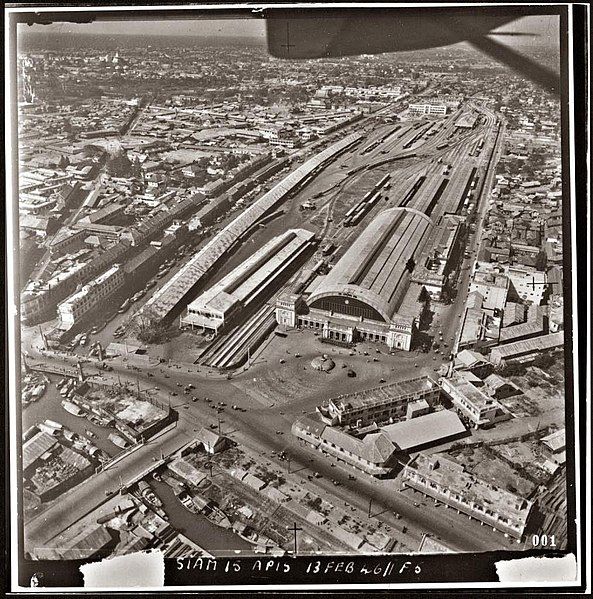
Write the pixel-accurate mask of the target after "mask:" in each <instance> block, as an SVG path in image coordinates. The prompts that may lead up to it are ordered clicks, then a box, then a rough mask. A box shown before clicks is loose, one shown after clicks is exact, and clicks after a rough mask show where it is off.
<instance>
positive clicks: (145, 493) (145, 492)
mask: <svg viewBox="0 0 593 599" xmlns="http://www.w3.org/2000/svg"><path fill="white" fill-rule="evenodd" d="M138 491H140V495H141V496H142V498H143V499H146V501H148V503H151V504H152V505H154V506H155V507H162V506H163V502H162V501H161V500H160V499H159V498H158V497H157V495H156V493H155V492H154V491H153V489H152V487H151V486H150V485H149V484H148V483H147V482H146V481H145V480H141V481H139V482H138Z"/></svg>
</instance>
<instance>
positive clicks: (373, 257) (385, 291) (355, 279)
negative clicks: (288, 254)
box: [308, 208, 432, 321]
mask: <svg viewBox="0 0 593 599" xmlns="http://www.w3.org/2000/svg"><path fill="white" fill-rule="evenodd" d="M431 229H432V221H431V220H430V219H429V218H428V217H427V216H426V215H425V214H424V213H421V212H418V211H416V210H413V209H409V208H390V209H388V210H384V211H383V212H381V213H379V214H378V215H377V216H376V217H375V218H374V219H373V221H372V222H371V223H370V224H369V226H368V227H367V228H366V229H365V230H364V231H363V232H362V234H361V235H360V236H359V237H358V238H357V239H356V240H355V241H354V243H353V244H352V245H351V246H350V248H349V249H348V250H347V252H346V253H345V254H344V255H343V256H342V258H341V259H340V260H339V261H338V263H337V264H336V265H335V266H334V268H333V269H332V270H331V271H330V272H329V274H328V275H327V276H326V277H325V278H324V279H323V281H322V282H321V283H320V285H319V286H318V287H317V288H316V289H315V291H314V292H313V294H312V295H311V297H310V298H309V301H308V303H309V304H313V303H314V302H315V301H316V300H318V299H321V298H323V297H329V296H332V295H338V296H347V297H354V298H356V299H359V300H361V301H363V302H365V303H366V304H368V305H369V306H371V307H373V308H374V309H375V310H377V311H378V312H379V314H381V316H382V317H383V318H384V319H385V320H386V321H390V320H391V318H392V317H393V315H394V313H395V312H396V311H397V308H398V307H399V304H400V302H401V299H402V297H403V293H402V292H403V291H405V288H404V287H403V286H404V285H405V283H406V280H407V277H406V274H409V270H408V262H409V260H410V259H412V258H413V257H414V256H415V255H416V253H417V252H418V251H419V250H420V249H421V248H422V246H423V242H424V241H425V239H426V234H427V232H428V231H430V230H431Z"/></svg>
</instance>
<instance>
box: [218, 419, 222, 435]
mask: <svg viewBox="0 0 593 599" xmlns="http://www.w3.org/2000/svg"><path fill="white" fill-rule="evenodd" d="M217 419H218V435H219V436H222V432H221V429H220V416H217Z"/></svg>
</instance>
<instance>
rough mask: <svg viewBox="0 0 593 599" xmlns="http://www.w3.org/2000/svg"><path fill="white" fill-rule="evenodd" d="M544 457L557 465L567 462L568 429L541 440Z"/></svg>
mask: <svg viewBox="0 0 593 599" xmlns="http://www.w3.org/2000/svg"><path fill="white" fill-rule="evenodd" d="M540 443H541V445H542V448H543V452H544V455H545V456H546V457H547V458H548V459H550V460H552V461H553V462H555V463H556V464H564V463H565V462H566V429H560V430H559V431H556V432H554V433H551V434H549V435H547V436H546V437H543V438H542V439H540Z"/></svg>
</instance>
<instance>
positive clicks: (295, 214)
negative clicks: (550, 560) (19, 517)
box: [17, 30, 570, 560]
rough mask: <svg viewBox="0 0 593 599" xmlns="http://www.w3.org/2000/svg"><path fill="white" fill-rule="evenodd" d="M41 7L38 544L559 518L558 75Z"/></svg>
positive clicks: (315, 544)
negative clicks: (79, 24) (154, 34)
mask: <svg viewBox="0 0 593 599" xmlns="http://www.w3.org/2000/svg"><path fill="white" fill-rule="evenodd" d="M20 34H21V42H22V43H20V50H19V52H18V64H17V71H18V120H19V135H18V148H19V149H18V152H19V153H18V163H19V171H18V175H19V190H18V196H19V204H18V212H19V225H20V228H19V232H20V248H19V250H20V251H19V256H20V289H19V291H20V293H21V304H20V316H21V322H22V326H21V332H20V336H21V343H22V347H21V365H22V368H21V385H20V392H21V398H22V474H23V486H22V514H23V525H24V545H25V552H26V553H25V556H26V557H27V558H29V559H33V560H46V559H54V560H70V559H87V558H97V557H103V556H108V555H122V554H127V553H131V552H134V551H138V550H141V549H150V548H158V549H160V550H161V551H162V552H163V553H164V555H165V556H167V557H186V556H204V557H212V556H214V557H216V556H224V555H237V553H236V552H240V554H241V555H252V554H262V555H285V554H287V555H288V554H292V553H295V552H296V553H297V554H299V555H315V554H317V553H323V554H348V553H351V554H377V555H378V554H382V553H393V554H398V553H435V552H437V553H441V552H443V553H455V552H483V551H493V550H498V549H514V550H517V549H519V550H531V549H534V548H537V549H541V548H542V547H541V546H540V545H538V543H539V541H540V539H541V538H542V535H544V534H545V535H546V543H548V546H547V548H552V549H563V548H565V547H566V544H567V506H566V435H565V420H564V419H565V391H564V390H565V369H564V366H565V363H564V342H565V340H564V303H563V288H564V281H563V276H564V272H563V247H564V241H565V240H564V239H563V235H564V227H563V218H562V209H563V203H562V202H563V189H562V157H561V139H560V103H559V101H558V100H557V99H555V98H553V97H551V96H549V95H547V94H546V93H544V92H542V91H541V90H540V89H539V88H538V87H537V86H535V85H534V84H532V83H530V82H528V81H526V80H525V79H523V78H521V77H520V76H518V75H516V74H514V73H513V72H511V71H510V70H509V69H507V68H506V67H505V66H503V65H501V64H498V63H496V62H495V61H493V60H492V59H490V58H487V57H485V56H483V55H482V54H480V53H478V52H477V51H475V50H473V49H471V48H469V47H465V46H462V45H457V46H453V47H450V48H437V49H434V50H423V51H420V52H413V53H412V52H408V53H401V54H383V55H376V56H368V55H364V56H355V57H348V58H340V59H329V58H328V59H318V60H317V59H316V60H302V61H296V60H279V59H274V58H272V57H270V56H269V55H268V53H267V51H266V48H265V47H263V46H262V45H261V44H259V43H255V42H248V41H246V40H243V39H235V40H232V41H229V42H228V43H225V41H224V40H222V39H221V40H219V41H218V43H214V42H212V43H211V44H210V43H206V42H203V43H195V44H193V43H192V41H191V40H182V39H177V40H175V39H174V38H171V40H170V41H169V38H166V40H165V38H163V39H162V40H160V41H159V40H156V41H155V42H154V43H153V42H151V39H150V38H142V37H137V38H135V37H133V36H129V37H125V36H122V37H120V38H118V37H117V36H112V37H102V36H89V37H87V38H86V42H87V43H85V44H81V43H79V42H77V41H76V40H77V38H76V36H72V39H71V40H70V41H69V38H68V35H67V34H63V40H62V43H56V42H55V40H53V41H52V39H50V38H46V37H44V36H39V35H36V34H30V33H27V32H26V31H24V30H23V31H21V32H20ZM169 44H170V45H169ZM532 51H533V52H534V53H535V55H536V57H537V59H538V60H541V61H546V62H548V63H552V64H553V63H554V61H555V60H556V59H557V56H556V54H557V52H558V49H557V48H551V49H550V48H539V47H536V48H535V49H532ZM569 274H570V273H569ZM297 531H298V533H297ZM535 539H537V541H536V540H535Z"/></svg>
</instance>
